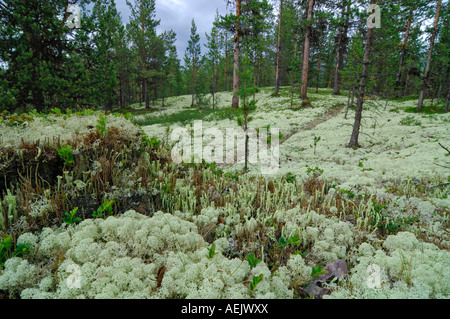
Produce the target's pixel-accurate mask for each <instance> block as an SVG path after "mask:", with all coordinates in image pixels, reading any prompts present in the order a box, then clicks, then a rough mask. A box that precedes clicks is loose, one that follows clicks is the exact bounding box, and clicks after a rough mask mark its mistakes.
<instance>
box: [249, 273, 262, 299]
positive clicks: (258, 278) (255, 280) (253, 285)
mask: <svg viewBox="0 0 450 319" xmlns="http://www.w3.org/2000/svg"><path fill="white" fill-rule="evenodd" d="M263 279H264V275H263V274H260V275H259V276H254V277H253V278H252V281H251V282H250V291H251V292H252V294H253V293H255V291H256V286H258V284H259V283H260V282H261V281H263Z"/></svg>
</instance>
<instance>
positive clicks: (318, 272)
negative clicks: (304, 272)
mask: <svg viewBox="0 0 450 319" xmlns="http://www.w3.org/2000/svg"><path fill="white" fill-rule="evenodd" d="M327 273H328V271H327V270H323V269H322V265H321V264H318V265H317V267H315V268H313V269H312V270H311V277H312V278H313V279H317V278H319V276H320V275H323V274H327Z"/></svg>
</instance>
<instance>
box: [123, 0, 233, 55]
mask: <svg viewBox="0 0 450 319" xmlns="http://www.w3.org/2000/svg"><path fill="white" fill-rule="evenodd" d="M130 2H131V3H132V4H134V0H130ZM116 6H117V10H118V11H119V12H120V14H121V16H122V21H123V23H125V24H126V23H127V22H128V19H129V15H130V12H131V11H130V8H129V7H128V5H127V3H126V0H116ZM216 10H219V14H221V15H225V14H226V13H227V5H226V1H225V0H156V16H157V19H160V20H161V23H160V25H159V27H158V30H157V31H158V34H159V33H162V32H163V31H168V30H171V29H172V30H173V31H175V33H176V34H177V42H176V45H177V50H178V57H179V58H180V59H183V57H184V52H185V50H186V47H187V42H188V40H189V35H190V33H191V21H192V19H194V20H195V24H196V25H197V32H198V34H199V35H200V38H201V41H202V43H205V41H206V38H205V33H206V32H207V33H210V32H211V28H212V23H213V21H214V17H215V16H216ZM205 51H206V49H205V47H204V46H203V45H202V54H203V53H205Z"/></svg>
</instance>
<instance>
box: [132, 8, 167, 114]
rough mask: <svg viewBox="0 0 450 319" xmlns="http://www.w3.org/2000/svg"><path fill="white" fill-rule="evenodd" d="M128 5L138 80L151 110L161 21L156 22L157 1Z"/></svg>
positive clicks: (147, 107)
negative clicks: (155, 48) (152, 66)
mask: <svg viewBox="0 0 450 319" xmlns="http://www.w3.org/2000/svg"><path fill="white" fill-rule="evenodd" d="M127 5H128V6H129V7H130V9H131V16H130V21H129V23H128V25H127V30H128V34H129V37H130V39H131V44H132V47H133V50H134V53H135V56H136V60H137V69H138V80H139V82H140V83H141V85H142V93H143V98H144V100H145V108H146V109H149V108H150V96H149V90H150V82H151V80H152V78H153V77H154V76H155V73H156V71H155V70H154V69H152V68H151V65H150V64H151V61H152V60H153V58H154V55H155V54H156V50H154V46H155V44H156V43H157V35H156V27H157V26H158V25H159V24H160V21H159V20H156V10H155V0H134V4H131V3H130V2H129V1H128V0H127Z"/></svg>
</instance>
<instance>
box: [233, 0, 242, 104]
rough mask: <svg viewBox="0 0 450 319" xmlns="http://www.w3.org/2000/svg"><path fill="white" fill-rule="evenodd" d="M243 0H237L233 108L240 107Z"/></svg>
mask: <svg viewBox="0 0 450 319" xmlns="http://www.w3.org/2000/svg"><path fill="white" fill-rule="evenodd" d="M240 18H241V0H236V31H235V34H234V71H233V72H234V73H233V102H232V107H233V108H239V96H238V91H239V36H240V34H239V33H240V32H239V29H240V21H239V20H240Z"/></svg>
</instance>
